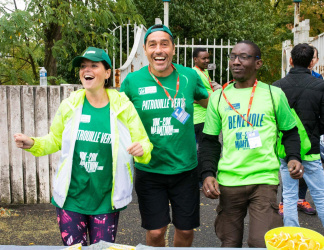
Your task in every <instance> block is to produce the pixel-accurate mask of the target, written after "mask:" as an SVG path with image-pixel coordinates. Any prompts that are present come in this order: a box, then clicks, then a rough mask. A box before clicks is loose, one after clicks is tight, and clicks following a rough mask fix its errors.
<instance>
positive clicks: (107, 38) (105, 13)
mask: <svg viewBox="0 0 324 250" xmlns="http://www.w3.org/2000/svg"><path fill="white" fill-rule="evenodd" d="M0 11H1V14H2V16H1V18H0V31H1V33H2V35H1V37H0V53H1V57H2V60H1V62H0V67H1V68H2V67H3V66H4V68H3V69H0V83H1V84H4V83H6V84H8V83H11V84H23V83H24V82H28V83H31V84H35V83H36V79H37V78H38V77H37V67H39V66H44V67H45V68H46V69H47V73H48V76H49V79H50V82H51V83H52V84H56V83H59V82H62V81H63V82H64V80H63V79H65V81H69V80H72V81H74V80H75V76H74V71H71V70H72V67H71V64H70V62H71V60H72V58H73V57H75V56H76V55H78V54H80V52H81V51H83V50H84V49H85V48H86V47H88V46H99V47H102V48H106V47H107V46H108V47H110V48H111V44H112V43H113V40H114V37H113V36H112V34H111V33H110V32H109V29H113V28H114V27H115V26H116V25H119V24H121V23H127V22H137V23H142V22H143V19H142V18H141V16H140V15H139V14H137V12H136V7H135V6H134V4H133V2H132V0H117V1H114V0H33V1H28V2H27V8H26V11H20V10H16V11H14V12H12V13H11V12H10V11H8V10H7V9H6V8H5V6H4V5H2V6H1V5H0ZM18 65H21V66H20V67H17V66H18ZM67 65H68V67H67ZM57 66H59V67H57Z"/></svg>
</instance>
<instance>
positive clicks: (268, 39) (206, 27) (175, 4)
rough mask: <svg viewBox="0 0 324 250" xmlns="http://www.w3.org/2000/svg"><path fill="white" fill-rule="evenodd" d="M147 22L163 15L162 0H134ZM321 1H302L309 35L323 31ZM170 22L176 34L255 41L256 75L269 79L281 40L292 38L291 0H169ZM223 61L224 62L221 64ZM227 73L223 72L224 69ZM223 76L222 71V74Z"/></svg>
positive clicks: (276, 71)
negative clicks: (258, 61)
mask: <svg viewBox="0 0 324 250" xmlns="http://www.w3.org/2000/svg"><path fill="white" fill-rule="evenodd" d="M134 2H135V5H136V6H137V8H138V10H139V12H140V14H141V15H143V17H144V19H145V20H146V22H147V24H148V26H151V25H153V24H154V17H160V18H161V19H163V4H162V3H161V2H162V1H161V0H160V1H158V0H156V1H152V0H134ZM323 7H324V6H323V1H315V0H314V1H303V2H302V4H301V17H302V19H305V18H307V19H310V23H311V32H310V35H311V36H315V35H318V34H319V33H321V32H323V30H324V27H323V25H324V24H323V20H324V19H323V12H324V8H323ZM169 11H170V15H169V26H170V29H171V31H172V32H173V34H174V35H175V36H176V37H179V38H180V41H183V40H184V38H185V37H187V38H189V39H190V38H194V39H195V41H197V40H199V39H201V40H202V41H203V42H202V44H204V42H205V41H206V39H207V38H208V39H209V41H213V39H216V41H217V44H220V40H221V39H223V43H227V40H228V39H230V40H231V43H232V44H234V43H235V41H241V40H251V41H253V42H255V43H256V44H257V45H258V46H259V47H260V49H261V51H262V58H263V61H264V66H263V67H262V69H261V70H260V72H259V76H258V78H259V79H260V80H262V81H265V82H268V83H272V82H274V81H275V80H278V79H279V78H280V77H281V75H280V72H281V53H282V52H281V46H282V42H283V41H285V40H288V39H293V34H292V32H291V29H292V28H293V23H294V4H293V1H292V0H271V1H270V0H269V1H264V0H246V1H241V0H195V1H183V0H172V1H170V7H169ZM195 43H197V42H195ZM224 63H226V62H223V65H224ZM224 74H226V73H224ZM223 77H224V78H225V75H224V76H223Z"/></svg>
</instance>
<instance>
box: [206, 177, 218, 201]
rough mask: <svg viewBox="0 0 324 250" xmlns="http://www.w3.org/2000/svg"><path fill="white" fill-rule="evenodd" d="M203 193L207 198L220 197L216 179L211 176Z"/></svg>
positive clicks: (207, 179)
mask: <svg viewBox="0 0 324 250" xmlns="http://www.w3.org/2000/svg"><path fill="white" fill-rule="evenodd" d="M203 192H204V194H205V196H206V197H207V198H210V199H218V196H219V195H220V191H219V185H218V182H217V181H216V179H215V178H214V177H211V176H209V177H207V178H206V179H205V180H204V184H203Z"/></svg>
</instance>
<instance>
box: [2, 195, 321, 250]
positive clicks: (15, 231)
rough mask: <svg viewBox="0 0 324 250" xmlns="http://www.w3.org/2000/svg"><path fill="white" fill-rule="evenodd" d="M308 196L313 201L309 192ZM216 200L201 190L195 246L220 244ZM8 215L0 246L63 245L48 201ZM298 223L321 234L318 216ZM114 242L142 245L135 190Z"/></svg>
mask: <svg viewBox="0 0 324 250" xmlns="http://www.w3.org/2000/svg"><path fill="white" fill-rule="evenodd" d="M307 199H308V200H309V201H310V203H311V204H313V202H312V200H311V198H310V196H309V194H307ZM217 203H218V200H210V199H207V198H205V197H204V195H203V193H202V192H201V204H200V206H201V210H200V211H201V226H200V227H199V228H197V229H195V238H194V242H193V246H194V247H219V246H220V241H219V240H218V238H217V237H216V235H215V232H214V226H213V224H214V219H215V216H216V215H215V213H216V211H215V210H216V205H217ZM0 207H5V208H9V209H11V210H10V214H11V215H10V216H9V217H3V216H2V217H0V245H62V243H61V238H60V234H59V229H58V226H57V222H56V213H55V208H54V206H52V205H51V204H37V205H9V206H8V205H5V204H0ZM299 218H300V225H301V226H302V227H306V228H309V229H313V230H315V231H317V232H319V233H321V234H324V229H323V227H322V225H321V222H320V220H319V218H318V217H317V216H311V215H306V214H304V213H302V212H299ZM173 234H174V227H173V225H172V224H170V225H169V227H168V231H167V234H166V239H165V240H166V246H173V243H172V242H173ZM247 234H248V217H247V218H246V220H245V233H244V245H243V247H247V243H246V239H247ZM116 243H119V244H127V245H133V246H136V245H137V244H139V243H141V244H145V230H144V229H142V228H141V227H140V214H139V211H138V203H137V197H136V194H135V192H134V193H133V201H132V202H131V203H130V204H129V205H128V208H127V209H126V210H124V211H122V212H121V216H120V221H119V226H118V233H117V238H116Z"/></svg>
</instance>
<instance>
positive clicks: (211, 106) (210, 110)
mask: <svg viewBox="0 0 324 250" xmlns="http://www.w3.org/2000/svg"><path fill="white" fill-rule="evenodd" d="M221 94H222V92H221V90H217V91H215V92H214V93H212V95H211V96H210V98H209V102H208V106H207V112H206V120H205V125H204V130H203V132H204V133H205V134H209V135H219V133H220V131H221V129H222V119H221V116H220V114H219V108H218V105H219V99H220V95H221Z"/></svg>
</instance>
